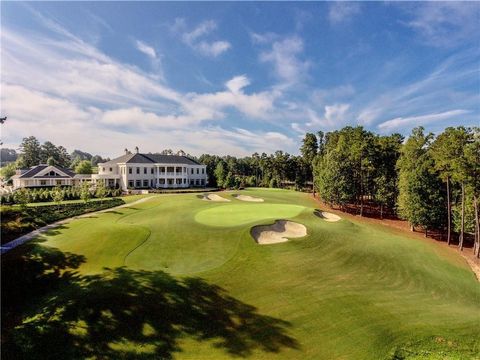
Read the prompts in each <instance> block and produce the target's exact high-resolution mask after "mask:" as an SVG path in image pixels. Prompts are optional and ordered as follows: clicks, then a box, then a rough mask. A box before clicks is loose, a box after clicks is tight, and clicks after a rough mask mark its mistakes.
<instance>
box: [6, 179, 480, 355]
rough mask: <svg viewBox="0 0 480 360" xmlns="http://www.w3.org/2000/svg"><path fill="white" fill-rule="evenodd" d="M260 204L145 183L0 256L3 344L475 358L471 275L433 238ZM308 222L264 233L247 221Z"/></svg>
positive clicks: (32, 351)
mask: <svg viewBox="0 0 480 360" xmlns="http://www.w3.org/2000/svg"><path fill="white" fill-rule="evenodd" d="M242 193H243V194H245V195H251V196H256V197H262V198H264V199H265V202H264V203H249V202H242V201H240V200H237V199H235V198H234V197H233V196H232V195H234V194H235V193H234V192H231V193H223V194H221V195H222V196H224V197H226V198H228V199H230V200H231V202H227V203H215V202H212V201H203V200H201V199H200V198H199V196H198V194H172V195H153V196H152V198H151V199H149V200H147V201H145V202H141V203H137V204H134V205H132V206H131V207H127V208H122V209H119V210H112V211H108V212H106V213H103V214H95V215H92V216H91V217H89V218H84V219H79V220H75V221H72V222H70V223H68V224H66V225H65V226H63V227H62V228H59V229H56V230H53V231H51V232H50V233H49V234H48V235H45V236H43V237H42V238H40V239H38V240H37V241H35V242H32V243H30V244H26V245H24V246H23V247H21V248H18V249H15V250H14V251H12V252H11V253H8V254H7V256H3V257H2V290H3V291H2V304H3V308H2V315H3V316H2V327H3V329H2V330H3V334H2V341H3V343H2V358H5V359H9V358H12V359H13V358H28V359H37V358H38V359H46V358H56V359H59V358H61V359H78V358H102V359H105V358H108V359H124V358H128V359H130V358H131V359H137V358H144V359H168V358H175V359H223V358H229V357H246V358H252V359H404V358H405V359H480V357H479V356H478V354H479V353H480V286H479V283H478V282H477V281H476V279H475V277H474V275H473V273H472V272H471V271H470V269H469V268H468V267H467V265H466V263H465V261H464V260H463V259H462V258H461V257H460V256H459V255H457V254H456V253H454V252H452V251H450V250H449V249H446V248H444V247H441V246H438V244H435V243H434V242H428V241H422V240H417V239H412V238H408V237H403V236H399V235H398V234H394V233H393V232H389V231H388V229H384V228H383V227H381V226H372V225H366V224H362V223H361V222H351V221H348V220H345V219H343V220H341V221H339V222H336V223H331V222H326V221H324V220H322V219H320V218H318V217H317V216H315V215H314V214H313V212H314V209H315V207H316V206H317V205H316V203H314V201H313V200H312V199H311V198H310V197H309V196H308V195H306V194H302V193H296V192H292V191H283V190H264V189H249V190H245V191H242ZM275 219H292V220H294V221H297V222H300V223H302V224H304V225H305V226H306V227H307V229H308V235H307V236H306V237H304V238H301V239H294V240H291V241H289V242H286V243H281V244H275V245H267V246H260V245H257V244H256V242H255V241H254V240H253V239H252V238H251V236H250V229H251V227H252V226H254V225H258V224H268V223H272V222H273V220H275Z"/></svg>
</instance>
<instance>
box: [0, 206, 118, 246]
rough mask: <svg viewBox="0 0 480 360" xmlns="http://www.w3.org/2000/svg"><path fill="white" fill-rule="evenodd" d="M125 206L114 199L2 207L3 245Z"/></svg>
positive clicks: (0, 212)
mask: <svg viewBox="0 0 480 360" xmlns="http://www.w3.org/2000/svg"><path fill="white" fill-rule="evenodd" d="M123 204H125V202H124V201H123V200H122V199H119V198H114V199H105V200H104V201H102V202H100V201H94V202H89V203H74V204H60V205H40V206H34V207H27V208H23V209H22V208H21V207H18V206H2V208H1V209H0V217H1V221H2V226H1V240H2V244H5V243H7V242H9V241H11V240H13V239H15V238H17V237H19V236H22V235H24V234H26V233H28V232H30V231H32V230H35V229H37V228H39V227H42V226H45V225H48V224H51V223H54V222H56V221H60V220H63V219H67V218H70V217H73V216H78V215H82V214H86V213H89V212H93V211H99V210H104V209H108V208H111V207H115V206H119V205H123Z"/></svg>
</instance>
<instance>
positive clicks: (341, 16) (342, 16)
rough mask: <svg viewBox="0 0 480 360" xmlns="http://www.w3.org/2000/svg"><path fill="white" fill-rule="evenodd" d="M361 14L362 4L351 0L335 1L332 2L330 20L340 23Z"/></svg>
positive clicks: (329, 11) (332, 22) (333, 22)
mask: <svg viewBox="0 0 480 360" xmlns="http://www.w3.org/2000/svg"><path fill="white" fill-rule="evenodd" d="M358 14H360V4H359V3H358V2H350V1H335V2H332V3H330V8H329V10H328V20H329V21H330V23H331V24H334V25H335V24H339V23H342V22H345V21H349V20H351V19H352V18H353V17H355V16H356V15H358Z"/></svg>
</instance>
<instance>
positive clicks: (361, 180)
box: [360, 173, 363, 216]
mask: <svg viewBox="0 0 480 360" xmlns="http://www.w3.org/2000/svg"><path fill="white" fill-rule="evenodd" d="M360 216H363V175H362V174H361V173H360Z"/></svg>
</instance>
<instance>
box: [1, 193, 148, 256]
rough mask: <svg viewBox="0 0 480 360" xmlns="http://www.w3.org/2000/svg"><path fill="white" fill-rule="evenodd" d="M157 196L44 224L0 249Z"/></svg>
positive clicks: (2, 249)
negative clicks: (68, 224)
mask: <svg viewBox="0 0 480 360" xmlns="http://www.w3.org/2000/svg"><path fill="white" fill-rule="evenodd" d="M154 197H156V196H149V197H146V198H143V199H139V200H136V201H133V202H131V203H129V204H123V205H120V206H115V207H112V208H108V209H103V210H99V211H94V212H89V213H86V214H82V215H78V216H74V217H71V218H68V219H63V220H60V221H57V222H54V223H53V224H49V225H46V226H43V227H41V228H38V229H37V230H33V231H32V232H29V233H28V234H25V235H22V236H20V237H18V238H16V239H15V240H12V241H9V242H8V243H6V244H4V245H2V246H1V248H0V249H1V251H0V254H2V255H3V254H5V253H6V252H8V251H10V250H12V249H14V248H16V247H17V246H20V245H22V244H24V243H26V242H27V241H29V240H32V239H34V238H36V237H37V236H39V235H41V234H43V233H45V232H47V231H49V230H52V229H54V228H56V227H57V226H60V225H62V224H66V223H68V222H70V221H72V220H75V219H81V218H84V217H88V216H91V215H92V214H100V213H103V212H107V211H112V210H115V209H121V208H125V207H130V206H132V205H136V204H139V203H142V202H145V201H147V200H150V199H152V198H154Z"/></svg>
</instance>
